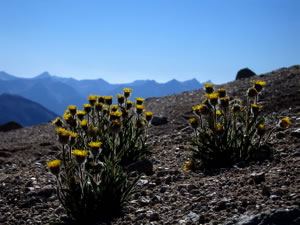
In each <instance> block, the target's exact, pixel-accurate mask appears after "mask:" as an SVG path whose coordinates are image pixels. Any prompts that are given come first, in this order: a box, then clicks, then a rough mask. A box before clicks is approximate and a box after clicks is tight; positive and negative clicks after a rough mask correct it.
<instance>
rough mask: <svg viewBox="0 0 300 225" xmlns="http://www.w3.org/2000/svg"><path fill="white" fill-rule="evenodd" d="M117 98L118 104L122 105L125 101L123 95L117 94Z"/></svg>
mask: <svg viewBox="0 0 300 225" xmlns="http://www.w3.org/2000/svg"><path fill="white" fill-rule="evenodd" d="M117 99H118V104H120V105H122V104H123V103H124V101H125V96H124V95H121V94H118V95H117Z"/></svg>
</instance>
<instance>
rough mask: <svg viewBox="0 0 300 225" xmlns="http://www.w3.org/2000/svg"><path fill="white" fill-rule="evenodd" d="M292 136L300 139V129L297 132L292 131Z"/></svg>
mask: <svg viewBox="0 0 300 225" xmlns="http://www.w3.org/2000/svg"><path fill="white" fill-rule="evenodd" d="M291 135H292V136H294V137H297V138H300V128H298V129H297V130H294V131H292V133H291Z"/></svg>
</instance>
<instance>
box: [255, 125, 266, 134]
mask: <svg viewBox="0 0 300 225" xmlns="http://www.w3.org/2000/svg"><path fill="white" fill-rule="evenodd" d="M265 131H266V129H265V125H264V124H259V125H258V126H257V134H258V135H259V136H262V135H264V133H265Z"/></svg>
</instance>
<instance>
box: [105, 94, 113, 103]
mask: <svg viewBox="0 0 300 225" xmlns="http://www.w3.org/2000/svg"><path fill="white" fill-rule="evenodd" d="M104 100H105V104H106V105H111V104H112V102H113V96H104Z"/></svg>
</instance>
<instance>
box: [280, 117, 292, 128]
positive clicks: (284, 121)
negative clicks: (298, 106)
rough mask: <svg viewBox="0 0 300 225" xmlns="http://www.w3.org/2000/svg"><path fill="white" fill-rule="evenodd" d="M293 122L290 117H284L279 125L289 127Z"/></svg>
mask: <svg viewBox="0 0 300 225" xmlns="http://www.w3.org/2000/svg"><path fill="white" fill-rule="evenodd" d="M290 124H291V120H290V119H289V118H288V117H284V118H282V119H281V121H280V123H279V126H280V127H282V128H287V127H288V126H289V125H290Z"/></svg>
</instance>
